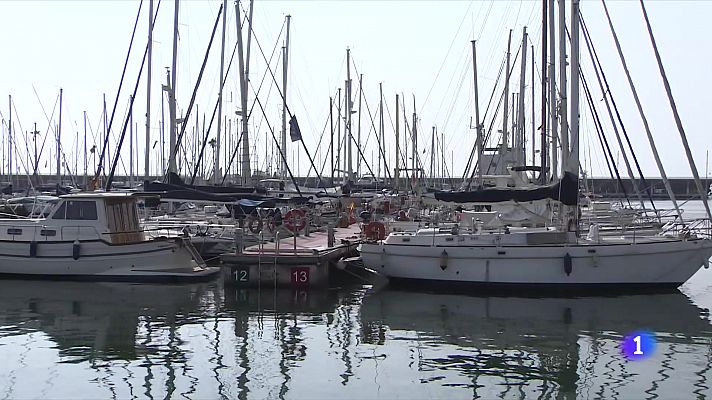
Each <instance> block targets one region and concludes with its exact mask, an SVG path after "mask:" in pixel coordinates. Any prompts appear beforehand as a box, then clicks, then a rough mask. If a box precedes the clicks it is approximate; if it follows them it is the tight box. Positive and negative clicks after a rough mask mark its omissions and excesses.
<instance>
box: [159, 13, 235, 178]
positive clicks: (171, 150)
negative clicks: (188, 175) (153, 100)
mask: <svg viewBox="0 0 712 400" xmlns="http://www.w3.org/2000/svg"><path fill="white" fill-rule="evenodd" d="M178 3H179V0H175V1H174V4H175V6H174V16H173V66H172V67H171V81H170V82H169V84H168V108H169V114H170V116H169V118H170V131H169V140H168V143H169V147H168V172H173V173H177V172H178V168H177V167H176V154H177V153H178V152H177V151H176V145H177V143H176V142H177V138H176V135H177V132H176V130H177V126H176V124H177V122H178V121H177V115H176V64H177V63H178V8H179V7H178ZM238 19H239V18H238Z"/></svg>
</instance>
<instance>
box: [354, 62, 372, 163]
mask: <svg viewBox="0 0 712 400" xmlns="http://www.w3.org/2000/svg"><path fill="white" fill-rule="evenodd" d="M362 100H363V74H360V75H359V77H358V128H357V131H358V139H357V142H356V147H357V148H359V149H360V148H361V102H362ZM361 154H363V152H361ZM372 155H373V153H372ZM371 161H373V160H371ZM356 175H357V176H361V157H356Z"/></svg>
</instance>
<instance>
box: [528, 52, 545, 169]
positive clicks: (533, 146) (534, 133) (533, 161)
mask: <svg viewBox="0 0 712 400" xmlns="http://www.w3.org/2000/svg"><path fill="white" fill-rule="evenodd" d="M534 73H535V71H534V45H532V84H531V89H532V124H531V125H532V165H535V164H536V146H535V145H534V143H535V142H536V128H535V126H534V113H535V112H536V111H535V108H534V82H535V81H534V79H535V77H534ZM542 143H544V142H542ZM525 159H526V157H525ZM525 164H526V163H525Z"/></svg>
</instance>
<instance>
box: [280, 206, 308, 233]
mask: <svg viewBox="0 0 712 400" xmlns="http://www.w3.org/2000/svg"><path fill="white" fill-rule="evenodd" d="M284 226H286V227H287V229H289V231H290V232H299V231H301V230H302V229H304V228H305V227H306V226H307V219H306V214H305V213H304V210H302V209H299V208H293V209H291V210H289V211H287V214H285V215H284Z"/></svg>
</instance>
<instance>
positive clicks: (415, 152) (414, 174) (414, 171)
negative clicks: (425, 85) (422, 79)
mask: <svg viewBox="0 0 712 400" xmlns="http://www.w3.org/2000/svg"><path fill="white" fill-rule="evenodd" d="M417 122H418V116H417V114H416V113H415V96H413V132H412V133H413V135H412V136H413V137H412V138H411V140H412V141H413V151H412V154H413V162H412V163H411V165H412V168H413V169H412V171H411V186H415V182H417V179H418V163H417V159H418V126H417V125H418V124H417ZM413 189H415V188H413Z"/></svg>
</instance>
